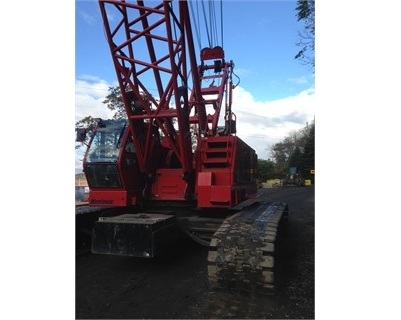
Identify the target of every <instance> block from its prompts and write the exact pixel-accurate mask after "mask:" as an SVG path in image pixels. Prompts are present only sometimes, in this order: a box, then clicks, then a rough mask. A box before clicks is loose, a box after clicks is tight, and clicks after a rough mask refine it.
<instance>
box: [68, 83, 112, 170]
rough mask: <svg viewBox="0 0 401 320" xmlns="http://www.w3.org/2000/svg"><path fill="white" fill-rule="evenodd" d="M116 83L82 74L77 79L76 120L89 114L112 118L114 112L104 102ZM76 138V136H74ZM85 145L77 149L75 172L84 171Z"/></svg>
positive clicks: (95, 116)
mask: <svg viewBox="0 0 401 320" xmlns="http://www.w3.org/2000/svg"><path fill="white" fill-rule="evenodd" d="M115 86H116V84H115V83H108V82H106V81H104V80H101V79H99V78H97V77H93V76H82V77H80V78H79V79H76V80H75V122H77V121H79V120H81V119H83V118H84V117H87V116H92V117H94V118H102V119H110V118H112V117H113V112H112V111H110V110H109V109H108V108H107V107H106V105H105V104H104V103H103V101H104V99H105V97H106V96H107V95H108V94H109V88H110V87H115ZM74 139H75V137H74ZM84 152H85V147H84V146H83V147H81V149H80V150H78V151H75V173H78V172H82V161H81V160H82V158H83V153H84Z"/></svg>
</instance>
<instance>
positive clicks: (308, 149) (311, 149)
mask: <svg viewBox="0 0 401 320" xmlns="http://www.w3.org/2000/svg"><path fill="white" fill-rule="evenodd" d="M302 169H303V170H302V174H303V176H304V177H305V178H306V179H311V180H312V183H314V177H315V176H314V175H313V174H311V173H310V171H311V170H315V122H312V124H311V125H310V127H309V131H308V136H307V140H306V142H305V147H304V152H303V154H302Z"/></svg>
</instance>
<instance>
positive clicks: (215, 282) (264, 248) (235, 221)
mask: <svg viewBox="0 0 401 320" xmlns="http://www.w3.org/2000/svg"><path fill="white" fill-rule="evenodd" d="M287 215H288V206H287V204H285V203H281V202H278V203H273V204H269V203H267V202H263V203H260V204H255V205H252V206H250V207H248V208H246V209H245V210H242V211H240V212H238V213H236V214H235V215H233V216H231V217H229V218H227V219H226V220H224V222H223V223H222V225H221V226H220V228H219V229H218V230H217V232H216V233H215V234H214V236H213V238H212V240H211V242H210V245H211V249H210V251H209V254H208V277H209V282H210V284H211V286H212V287H217V288H230V289H234V290H236V291H252V292H253V291H257V292H260V293H267V294H273V293H274V285H275V280H274V259H275V257H274V256H275V255H274V253H275V252H274V250H275V244H276V240H277V235H278V232H279V227H280V226H281V224H282V222H283V220H284V219H285V218H286V216H287Z"/></svg>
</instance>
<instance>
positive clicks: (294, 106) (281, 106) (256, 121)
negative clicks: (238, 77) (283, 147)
mask: <svg viewBox="0 0 401 320" xmlns="http://www.w3.org/2000/svg"><path fill="white" fill-rule="evenodd" d="M314 104H315V90H314V88H310V89H308V90H304V91H302V92H300V93H298V94H297V95H295V96H290V97H287V98H283V99H279V100H273V101H256V100H255V99H254V98H253V96H252V94H251V93H250V92H248V91H246V90H245V89H244V88H241V87H237V88H235V90H234V91H233V105H232V111H233V112H234V113H235V114H236V116H237V135H238V136H239V137H240V138H241V139H242V140H244V141H245V142H246V143H247V144H249V145H250V146H251V147H252V148H253V149H255V151H256V153H257V154H258V156H259V158H261V159H267V158H268V157H269V154H270V152H269V150H268V149H269V148H270V147H271V146H272V145H273V144H275V143H277V142H279V141H281V140H283V138H284V137H285V136H287V135H288V134H289V133H290V132H291V131H293V130H299V129H301V128H303V127H305V126H306V123H307V122H309V123H310V122H311V121H312V120H313V118H314V115H315V106H314Z"/></svg>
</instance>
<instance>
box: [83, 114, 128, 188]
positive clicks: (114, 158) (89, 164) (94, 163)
mask: <svg viewBox="0 0 401 320" xmlns="http://www.w3.org/2000/svg"><path fill="white" fill-rule="evenodd" d="M126 126H127V121H126V120H102V121H101V122H100V123H99V125H98V127H97V129H96V133H95V134H94V136H93V138H92V140H91V143H90V145H89V148H88V151H87V153H86V155H85V159H84V169H85V173H86V176H87V179H88V184H89V186H90V187H92V188H121V187H122V183H121V179H120V175H119V173H118V160H119V157H120V152H121V143H122V140H123V135H124V132H125V128H126Z"/></svg>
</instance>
